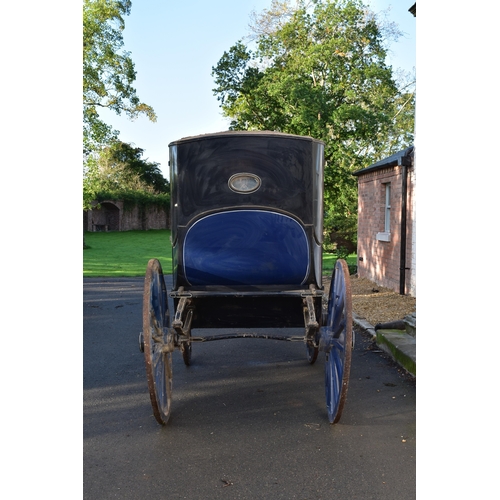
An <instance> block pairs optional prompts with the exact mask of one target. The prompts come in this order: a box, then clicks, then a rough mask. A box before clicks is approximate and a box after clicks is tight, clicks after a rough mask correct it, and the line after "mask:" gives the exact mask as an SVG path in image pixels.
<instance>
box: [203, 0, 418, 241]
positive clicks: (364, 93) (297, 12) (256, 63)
mask: <svg viewBox="0 0 500 500" xmlns="http://www.w3.org/2000/svg"><path fill="white" fill-rule="evenodd" d="M253 31H254V33H253V36H252V40H253V45H252V49H250V48H249V46H247V45H245V44H244V43H243V42H242V41H241V40H240V41H238V42H237V43H236V44H235V45H234V46H232V47H231V48H230V49H229V50H228V51H226V52H224V54H223V56H222V57H221V59H220V60H219V62H218V63H217V65H216V66H214V67H213V68H212V76H213V77H214V79H215V85H216V86H215V88H214V89H213V91H214V95H216V96H217V99H218V100H219V102H220V106H221V108H222V111H223V114H224V115H225V116H227V117H229V118H231V119H232V121H231V125H230V128H231V129H234V130H274V131H280V132H285V133H292V134H299V135H309V136H311V137H314V138H316V139H321V140H323V141H324V142H325V227H326V228H327V230H328V232H329V233H330V234H331V235H332V236H335V235H336V234H338V235H340V236H341V237H342V238H343V239H344V240H345V239H346V238H347V240H350V241H351V242H353V241H355V239H356V220H357V194H356V193H357V186H356V180H355V178H354V177H353V176H352V172H353V171H354V170H356V169H359V168H363V167H364V166H367V165H369V164H371V163H373V162H374V161H377V160H378V159H381V158H383V157H384V156H387V155H390V154H392V153H394V152H397V151H399V150H400V149H403V148H405V147H407V146H408V145H409V144H410V143H411V142H412V141H413V120H414V105H415V95H414V92H412V89H411V86H410V87H407V88H406V89H405V88H401V87H400V86H398V82H397V81H396V78H395V76H394V74H393V71H392V68H391V67H389V66H387V64H386V62H385V59H386V55H387V48H386V45H387V44H386V42H387V37H388V36H389V35H390V34H391V33H389V32H388V31H387V30H386V29H384V26H382V25H381V24H380V23H379V22H378V20H377V17H376V16H375V15H374V14H373V13H372V12H370V11H369V10H368V9H367V7H365V6H364V5H363V4H362V3H361V1H359V0H312V2H307V4H306V2H304V1H300V0H299V1H298V2H296V5H295V6H293V7H292V6H291V4H290V1H288V0H284V1H278V0H273V2H272V4H271V8H270V9H269V10H265V11H264V12H263V13H262V14H261V15H260V16H255V15H254V24H253ZM392 34H395V35H397V32H394V31H392ZM340 239H341V238H339V241H340Z"/></svg>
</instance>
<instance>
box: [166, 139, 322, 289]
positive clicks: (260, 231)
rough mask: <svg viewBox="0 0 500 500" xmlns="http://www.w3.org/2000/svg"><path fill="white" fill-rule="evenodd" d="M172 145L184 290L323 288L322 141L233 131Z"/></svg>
mask: <svg viewBox="0 0 500 500" xmlns="http://www.w3.org/2000/svg"><path fill="white" fill-rule="evenodd" d="M169 147H170V172H171V176H170V179H171V188H172V214H171V220H172V247H173V271H174V273H173V274H174V290H175V289H177V288H178V287H180V286H182V287H184V288H186V289H187V288H189V289H191V290H197V289H203V288H204V287H206V286H212V287H213V286H221V287H232V288H233V289H235V290H237V289H246V290H248V288H249V287H251V288H252V289H254V290H255V289H256V287H257V288H259V289H261V290H265V289H266V288H267V287H269V286H271V287H273V286H274V287H276V286H280V287H283V288H284V289H293V288H297V287H299V288H301V287H302V288H306V289H307V288H308V287H309V285H310V284H314V285H315V286H317V287H319V288H321V243H322V218H323V206H322V205H323V147H324V145H323V143H322V142H321V141H317V140H314V139H312V138H310V137H302V136H292V135H289V134H280V133H275V132H225V133H219V134H208V135H203V136H196V137H190V138H185V139H181V140H179V141H175V142H173V143H171V144H170V145H169Z"/></svg>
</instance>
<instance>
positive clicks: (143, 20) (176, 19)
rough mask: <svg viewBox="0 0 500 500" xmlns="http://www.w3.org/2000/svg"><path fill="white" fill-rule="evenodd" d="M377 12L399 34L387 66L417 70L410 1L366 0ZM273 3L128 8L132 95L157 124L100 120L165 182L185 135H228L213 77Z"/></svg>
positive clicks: (157, 0) (193, 1) (144, 0)
mask: <svg viewBox="0 0 500 500" xmlns="http://www.w3.org/2000/svg"><path fill="white" fill-rule="evenodd" d="M367 3H368V4H369V5H370V6H371V7H372V10H374V11H375V12H380V11H385V10H387V9H390V10H389V11H388V13H387V16H388V20H390V21H394V22H395V23H396V24H397V25H398V26H399V28H400V29H401V30H402V31H403V32H404V33H405V35H404V36H403V37H401V38H400V39H399V41H398V42H397V43H393V44H392V45H391V52H390V54H389V59H388V62H389V63H390V64H392V65H393V67H395V68H396V67H401V68H403V69H405V70H409V71H410V70H412V68H413V67H414V66H415V31H416V30H415V24H416V18H414V17H413V15H412V14H410V13H409V12H408V9H409V8H410V7H411V5H412V4H413V2H412V1H411V0H370V1H368V2H367ZM270 5H271V0H244V1H234V0H213V1H211V2H207V1H206V0H187V1H184V2H165V1H164V0H141V1H139V0H133V1H132V11H131V15H130V16H128V17H126V19H125V31H124V41H125V46H124V48H125V49H126V50H128V51H130V52H131V55H132V59H133V61H134V63H135V68H136V71H137V79H136V82H135V87H136V90H137V93H138V95H139V97H140V99H141V100H142V101H143V102H145V103H147V104H149V105H151V106H152V107H153V108H154V110H155V112H156V114H157V116H158V121H157V122H156V123H151V122H149V121H148V120H147V118H145V117H141V118H138V119H137V120H135V121H133V122H132V121H130V120H129V119H128V118H126V117H125V116H117V115H115V114H113V113H110V112H103V113H102V114H101V117H102V118H103V119H104V120H105V121H106V122H107V123H109V124H110V125H112V126H113V127H115V128H116V129H117V130H119V131H120V139H121V140H122V141H125V142H131V143H134V144H135V145H136V146H138V147H140V148H143V149H144V150H145V152H144V158H148V159H149V160H150V161H155V162H158V163H160V165H161V169H162V172H163V174H164V175H165V176H166V177H167V178H168V167H167V161H168V144H169V142H171V141H174V140H177V139H180V138H181V137H186V136H189V135H197V134H204V133H209V132H218V131H221V130H227V128H228V121H227V120H226V119H224V118H223V117H222V116H221V110H220V107H219V103H218V101H217V98H216V97H215V96H214V95H213V93H212V88H213V87H214V82H213V78H212V76H211V71H212V67H213V66H215V65H216V64H217V62H218V60H219V59H220V57H221V56H222V54H223V53H224V51H225V50H228V49H229V48H230V47H231V46H232V45H233V44H234V43H235V42H236V41H238V40H239V39H241V38H243V37H245V36H246V35H248V34H249V30H248V24H249V22H250V13H251V12H252V11H253V10H255V11H256V12H261V11H262V10H263V9H266V8H269V7H270Z"/></svg>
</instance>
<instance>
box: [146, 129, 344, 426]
mask: <svg viewBox="0 0 500 500" xmlns="http://www.w3.org/2000/svg"><path fill="white" fill-rule="evenodd" d="M169 149H170V161H169V164H170V182H171V228H172V235H171V239H172V282H173V285H172V287H171V289H169V290H167V287H166V284H165V279H164V276H163V272H162V268H161V264H160V262H159V261H158V260H156V259H151V260H150V261H149V263H148V267H147V271H146V278H145V288H144V304H143V331H142V332H141V335H140V346H141V350H143V351H144V355H145V360H146V372H147V379H148V386H149V393H150V397H151V403H152V407H153V412H154V415H155V417H156V420H157V421H158V422H159V423H160V424H165V423H166V422H167V421H168V418H169V415H170V408H171V401H172V353H173V351H175V350H179V351H180V352H181V353H182V356H183V359H184V363H185V364H186V365H189V364H190V363H191V351H192V345H193V344H194V343H196V342H207V341H212V340H227V339H231V338H242V337H245V338H266V339H275V340H286V341H300V342H303V343H304V344H305V347H306V353H305V354H306V357H307V360H308V361H309V363H311V364H312V363H314V362H315V361H316V358H317V356H318V351H319V350H321V351H324V352H325V353H326V363H325V392H326V405H327V412H328V416H329V420H330V422H331V423H335V422H337V421H338V420H339V419H340V416H341V413H342V408H343V406H344V402H345V398H346V392H347V386H348V381H349V371H350V364H351V350H352V346H353V334H352V312H351V291H350V281H349V273H348V268H347V264H346V262H345V261H343V260H339V261H337V263H336V265H335V269H334V272H333V276H332V280H331V285H330V290H329V293H328V298H327V295H326V294H325V292H324V288H323V285H322V241H323V163H324V159H323V157H324V154H323V153H324V144H323V143H322V142H321V141H318V140H315V139H312V138H310V137H302V136H296V135H289V134H281V133H276V132H222V133H217V134H207V135H201V136H195V137H187V138H184V139H181V140H178V141H174V142H172V143H171V144H169ZM326 299H327V300H326ZM169 303H170V305H171V306H170V307H169ZM295 327H304V334H303V335H301V336H295V337H294V336H290V335H281V334H278V332H280V331H281V332H284V331H286V329H287V328H295ZM221 328H224V329H229V330H225V331H230V332H231V329H233V332H232V333H229V334H222V335H221V334H217V335H204V336H194V335H192V331H193V330H196V329H203V332H206V331H207V330H206V329H217V330H219V329H221ZM242 328H243V329H251V330H252V331H251V332H247V333H240V332H238V333H234V330H235V329H242ZM263 328H266V329H267V330H265V331H264V332H265V333H262V329H263ZM269 328H272V329H273V330H272V331H273V334H268V333H267V332H268V331H269V330H268V329H269ZM259 330H260V332H259ZM208 331H210V330H208ZM274 332H277V333H276V334H274Z"/></svg>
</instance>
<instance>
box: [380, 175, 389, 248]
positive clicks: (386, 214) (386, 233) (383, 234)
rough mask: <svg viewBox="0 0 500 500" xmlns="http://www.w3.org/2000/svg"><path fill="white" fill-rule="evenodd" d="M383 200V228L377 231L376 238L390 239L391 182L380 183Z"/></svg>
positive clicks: (381, 239)
mask: <svg viewBox="0 0 500 500" xmlns="http://www.w3.org/2000/svg"><path fill="white" fill-rule="evenodd" d="M382 186H383V188H384V190H383V196H384V197H385V198H383V200H384V205H383V206H384V230H383V231H382V232H380V233H377V240H379V241H391V183H390V182H388V183H387V184H382Z"/></svg>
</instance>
